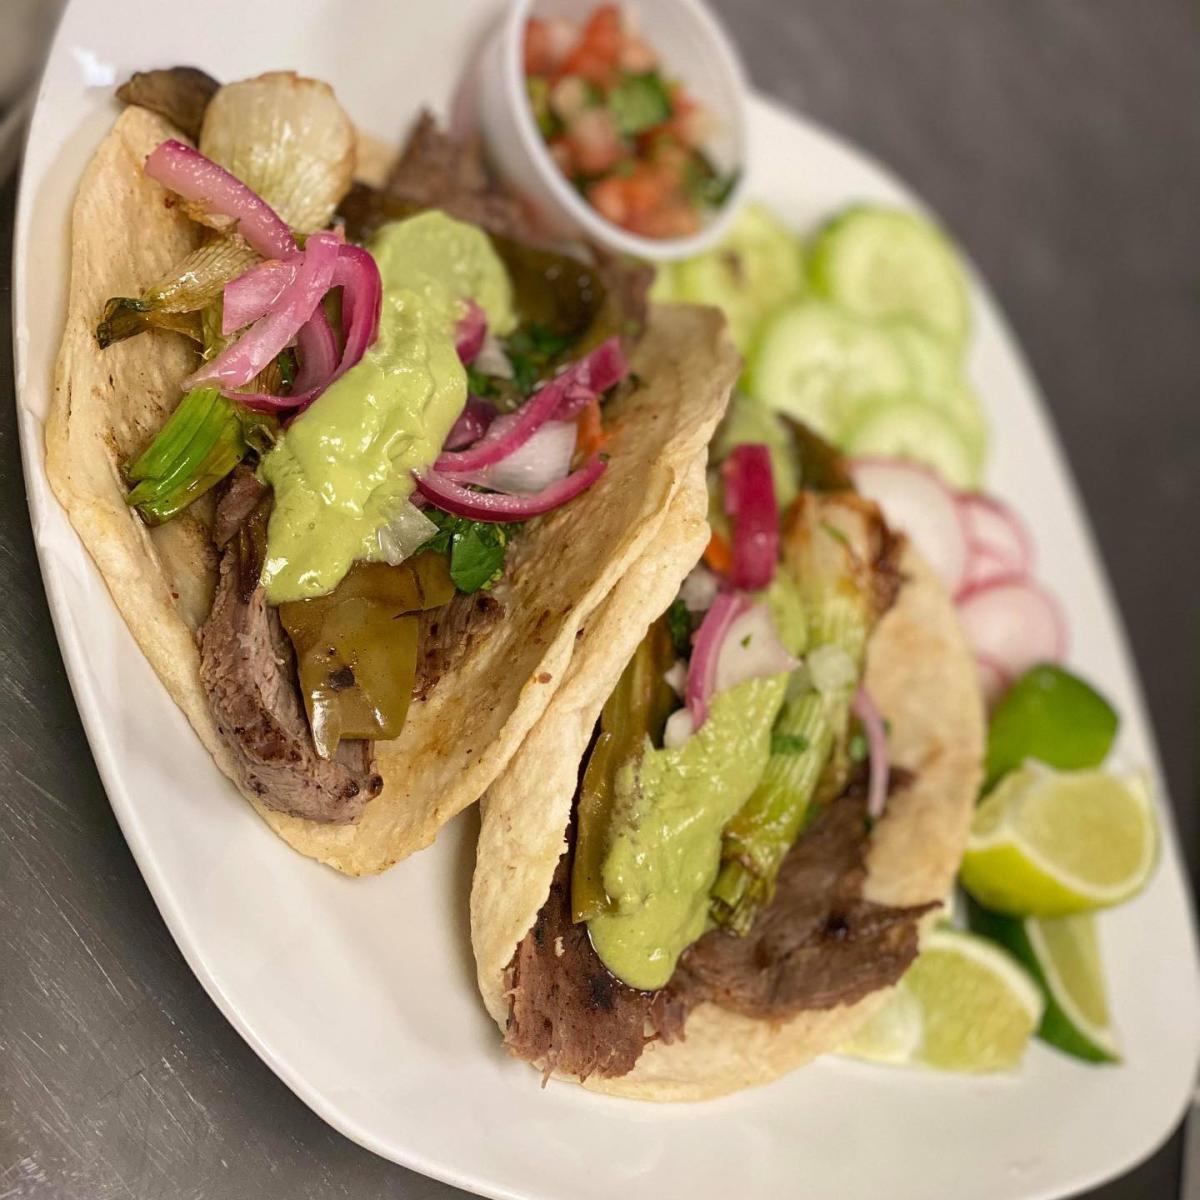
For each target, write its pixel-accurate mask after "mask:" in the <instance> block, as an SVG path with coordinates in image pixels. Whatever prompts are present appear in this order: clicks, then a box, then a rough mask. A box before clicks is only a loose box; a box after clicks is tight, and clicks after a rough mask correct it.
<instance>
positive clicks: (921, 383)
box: [887, 321, 988, 479]
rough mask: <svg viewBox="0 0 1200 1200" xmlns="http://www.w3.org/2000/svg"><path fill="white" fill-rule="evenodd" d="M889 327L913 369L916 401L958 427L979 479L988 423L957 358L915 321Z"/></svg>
mask: <svg viewBox="0 0 1200 1200" xmlns="http://www.w3.org/2000/svg"><path fill="white" fill-rule="evenodd" d="M887 328H888V331H889V332H890V333H891V335H892V337H893V338H895V340H896V342H897V344H898V345H899V347H900V349H901V350H902V351H903V352H904V356H905V358H906V359H907V360H908V364H909V367H910V369H911V370H912V376H913V396H912V398H913V399H914V400H921V401H922V402H923V403H925V404H928V405H929V406H930V407H931V408H936V409H938V410H939V411H940V412H943V413H945V414H946V416H948V417H949V418H950V419H951V421H953V422H954V424H955V425H957V426H958V430H959V432H960V433H961V434H962V436H963V439H964V441H965V442H966V445H967V448H968V450H970V452H971V458H972V462H973V463H974V473H975V478H976V479H978V478H979V476H980V475H981V473H982V470H983V464H984V459H985V458H986V457H987V440H988V437H987V422H986V420H985V418H984V415H983V406H982V404H981V403H980V401H979V397H978V396H977V395H976V393H975V390H974V389H973V388H972V387H971V386H970V384H968V383H967V382H966V380H965V379H964V378H963V375H962V371H961V369H960V368H959V365H958V362H957V357H956V356H955V355H954V354H953V352H952V351H951V350H950V348H949V347H948V346H947V345H946V342H945V341H944V340H943V339H942V338H939V337H936V336H935V335H934V334H932V333H930V332H929V331H928V330H927V329H926V328H925V327H924V326H922V325H918V324H917V323H916V322H915V321H890V322H888V326H887Z"/></svg>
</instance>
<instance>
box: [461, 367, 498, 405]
mask: <svg viewBox="0 0 1200 1200" xmlns="http://www.w3.org/2000/svg"><path fill="white" fill-rule="evenodd" d="M496 390H497V389H496V381H495V380H494V379H493V378H492V377H491V376H490V375H485V374H484V373H483V372H482V371H477V370H476V369H475V368H474V367H468V368H467V391H468V392H470V393H471V395H472V396H481V397H483V398H484V399H485V400H486V399H487V398H488V397H490V396H493V395H495V393H496Z"/></svg>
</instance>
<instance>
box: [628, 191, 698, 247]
mask: <svg viewBox="0 0 1200 1200" xmlns="http://www.w3.org/2000/svg"><path fill="white" fill-rule="evenodd" d="M628 228H629V229H630V230H631V231H632V232H633V233H640V234H641V235H642V237H651V238H678V237H691V235H692V234H693V233H698V232H699V231H700V216H699V214H698V213H697V212H696V210H695V209H694V208H693V207H692V206H691V205H690V204H689V203H688V202H687V201H686V200H684V199H682V198H676V197H673V198H671V199H670V200H668V201H666V203H664V204H660V205H658V207H657V208H652V209H651V210H650V211H649V212H648V213H643V214H642V215H641V216H639V217H637V218H636V219H634V220H631V221H630V222H629V226H628Z"/></svg>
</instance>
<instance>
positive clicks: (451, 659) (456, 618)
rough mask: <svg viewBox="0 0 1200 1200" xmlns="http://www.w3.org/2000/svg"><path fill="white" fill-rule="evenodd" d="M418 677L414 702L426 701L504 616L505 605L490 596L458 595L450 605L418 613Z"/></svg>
mask: <svg viewBox="0 0 1200 1200" xmlns="http://www.w3.org/2000/svg"><path fill="white" fill-rule="evenodd" d="M417 615H418V622H419V623H418V626H417V677H416V682H415V683H414V685H413V699H414V700H426V699H428V698H429V693H430V692H432V691H433V689H434V687H435V686H436V685H437V682H438V680H439V679H441V678H442V676H444V675H448V674H449V673H450V672H451V671H453V670H454V668H455V667H457V666H458V664H459V663H460V662H462V660H463V659H464V658H465V657H466V656H467V654H468V653H469V652H470V649H471V647H472V646H473V645H474V644H475V642H476V641H477V640H478V639H479V638H480V637H481V636H482V635H483V634H484V633H485V632H486V631H487V630H488V629H491V627H492V626H493V625H495V624H496V622H497V621H499V620H500V618H501V617H503V616H504V605H503V604H501V603H500V601H499V600H497V599H496V597H495V596H493V595H492V594H491V593H490V592H472V593H470V594H469V595H468V594H465V593H463V592H458V593H456V594H455V596H454V599H453V600H451V601H450V603H449V604H444V605H443V606H442V607H441V608H430V609H426V610H425V611H424V612H422V613H418V614H417Z"/></svg>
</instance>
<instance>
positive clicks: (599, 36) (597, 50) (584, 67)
mask: <svg viewBox="0 0 1200 1200" xmlns="http://www.w3.org/2000/svg"><path fill="white" fill-rule="evenodd" d="M623 42H624V34H623V32H622V30H621V10H620V9H619V8H618V7H617V6H616V5H615V4H601V5H600V6H599V7H597V8H596V9H595V10H594V11H593V12H592V15H591V16H590V17H589V18H588V22H587V24H586V25H585V26H584V27H583V33H582V34H580V37H579V41H578V43H577V44H576V46H575V48H574V49H573V50H572V51H571V52H570V54H568V55H567V57H566V58H565V59H564V60H563V62H562V64H561V65H560V67H559V74H560V75H582V76H583V78H584V79H587V80H588V81H589V82H591V83H595V84H597V85H599V86H601V87H603V86H604V85H605V84H607V83H608V82H609V80H610V79H611V78H612V75H613V72H614V71H615V70H616V67H617V63H618V61H619V59H620V57H621V47H622V44H623Z"/></svg>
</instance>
